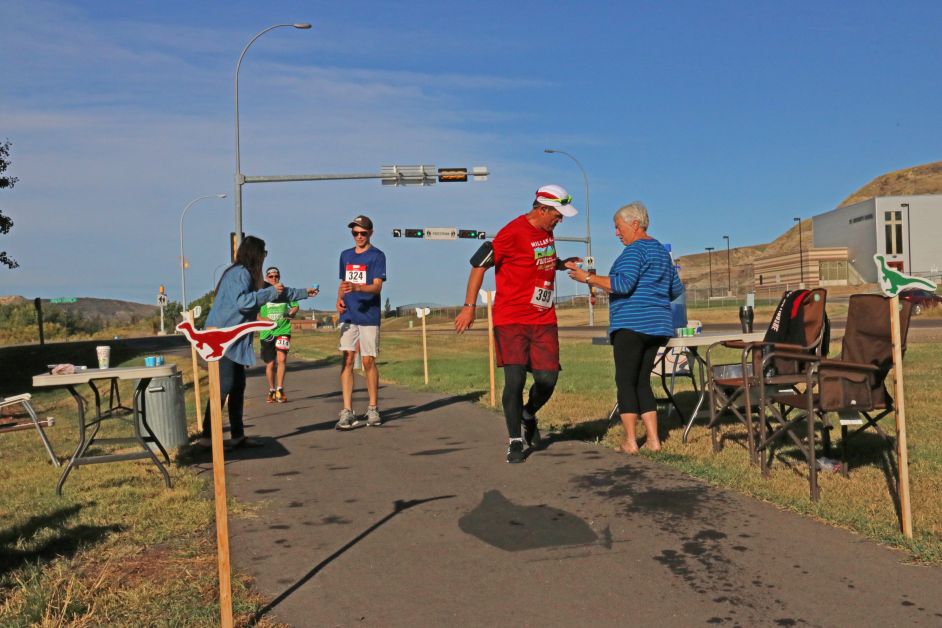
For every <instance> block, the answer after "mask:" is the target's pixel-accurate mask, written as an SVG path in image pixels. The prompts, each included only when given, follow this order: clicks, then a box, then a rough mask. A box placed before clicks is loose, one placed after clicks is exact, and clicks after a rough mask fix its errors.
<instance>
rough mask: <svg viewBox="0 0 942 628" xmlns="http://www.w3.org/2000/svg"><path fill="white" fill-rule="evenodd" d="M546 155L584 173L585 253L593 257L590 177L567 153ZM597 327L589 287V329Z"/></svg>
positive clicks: (561, 151) (554, 151)
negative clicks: (570, 162) (556, 156)
mask: <svg viewBox="0 0 942 628" xmlns="http://www.w3.org/2000/svg"><path fill="white" fill-rule="evenodd" d="M543 152H544V153H549V154H553V153H558V154H560V155H565V156H566V157H569V158H570V159H572V160H573V161H574V162H576V165H577V166H579V170H581V171H582V182H583V183H584V184H585V252H586V257H592V231H591V229H590V227H589V176H588V175H587V174H586V172H585V168H583V167H582V163H581V162H580V161H579V160H578V159H576V158H575V157H573V156H572V155H570V154H569V153H567V152H566V151H564V150H556V149H554V148H545V149H543ZM594 326H595V309H594V307H593V305H592V288H591V286H590V287H589V327H594Z"/></svg>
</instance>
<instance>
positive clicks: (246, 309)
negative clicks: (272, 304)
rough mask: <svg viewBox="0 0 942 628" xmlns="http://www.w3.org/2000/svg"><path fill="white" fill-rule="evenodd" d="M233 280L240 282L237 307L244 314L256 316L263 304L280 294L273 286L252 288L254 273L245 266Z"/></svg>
mask: <svg viewBox="0 0 942 628" xmlns="http://www.w3.org/2000/svg"><path fill="white" fill-rule="evenodd" d="M233 281H235V282H236V283H237V284H238V288H239V296H237V297H236V307H238V308H239V312H241V313H242V314H246V315H251V316H255V315H256V314H257V313H258V311H259V309H260V308H261V307H262V306H263V305H265V304H266V303H268V302H269V301H274V300H275V297H276V296H277V295H278V293H277V292H275V288H274V287H273V286H268V287H267V288H262V289H261V290H252V275H251V274H249V271H248V270H246V269H245V268H240V269H239V270H238V275H237V276H235V277H233Z"/></svg>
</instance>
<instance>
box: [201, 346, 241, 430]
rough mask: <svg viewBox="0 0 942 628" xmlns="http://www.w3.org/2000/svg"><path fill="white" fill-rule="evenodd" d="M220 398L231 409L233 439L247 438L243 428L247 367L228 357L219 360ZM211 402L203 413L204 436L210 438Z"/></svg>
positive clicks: (230, 422) (230, 419)
mask: <svg viewBox="0 0 942 628" xmlns="http://www.w3.org/2000/svg"><path fill="white" fill-rule="evenodd" d="M219 398H220V399H221V400H222V403H224V404H226V406H227V407H228V408H229V431H230V436H232V438H241V437H242V436H245V428H244V427H243V426H242V407H243V406H244V405H245V366H244V365H242V364H237V363H235V362H233V361H232V360H230V359H229V358H227V357H223V358H222V359H221V360H219ZM209 416H210V415H209V401H207V402H206V411H205V412H203V436H204V437H205V438H209V437H210V434H211V431H210V422H209Z"/></svg>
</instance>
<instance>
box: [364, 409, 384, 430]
mask: <svg viewBox="0 0 942 628" xmlns="http://www.w3.org/2000/svg"><path fill="white" fill-rule="evenodd" d="M366 424H367V425H370V426H372V427H378V426H380V425H382V424H383V419H382V418H380V416H379V408H377V407H376V406H370V407H369V408H367V409H366Z"/></svg>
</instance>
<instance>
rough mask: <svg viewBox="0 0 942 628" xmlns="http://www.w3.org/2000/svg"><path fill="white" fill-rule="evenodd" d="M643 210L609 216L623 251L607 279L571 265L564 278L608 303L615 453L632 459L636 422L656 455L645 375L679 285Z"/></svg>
mask: <svg viewBox="0 0 942 628" xmlns="http://www.w3.org/2000/svg"><path fill="white" fill-rule="evenodd" d="M648 224H649V221H648V210H647V208H646V207H645V206H644V203H642V202H641V201H634V202H632V203H629V204H628V205H625V206H624V207H622V208H621V209H619V210H618V211H617V212H615V234H616V235H617V236H618V239H619V240H621V242H622V244H624V245H625V248H624V250H623V251H622V252H621V255H619V256H618V259H616V260H615V263H614V264H612V269H611V271H609V274H608V276H607V277H605V276H601V275H590V274H589V273H587V272H586V271H584V270H581V269H579V268H578V267H577V266H575V264H573V266H572V268H571V272H570V273H569V276H570V277H572V278H573V279H575V280H576V281H581V282H583V283H586V284H588V285H590V286H592V287H593V288H600V289H602V290H604V291H605V292H608V293H609V294H610V297H609V320H610V322H609V330H608V332H609V337H610V339H611V343H612V347H613V349H614V354H615V386H616V387H617V389H618V409H619V412H620V413H621V421H622V424H623V425H624V426H625V441H624V442H623V443H622V444H621V447H620V449H621V451H623V452H625V453H628V454H636V453H638V441H637V437H636V435H635V425H636V423H637V422H638V418H639V416H640V418H641V421H642V422H643V423H644V428H645V431H646V432H647V437H646V439H645V448H647V449H649V450H651V451H658V450H660V449H661V442H660V440H659V439H658V434H657V401H656V400H655V398H654V391H653V390H652V389H651V370H652V369H653V368H654V360H655V358H656V357H657V350H658V348H659V347H662V346H664V345H665V344H667V341H668V340H669V339H670V337H671V336H673V335H674V328H673V322H672V317H671V301H673V300H674V299H676V298H677V297H679V296H680V295H681V294H683V291H684V285H683V284H682V283H681V281H680V277H678V276H677V271H676V269H675V268H674V262H673V260H672V259H671V256H670V254H669V253H668V252H667V249H665V248H664V245H663V244H661V243H660V242H658V241H657V240H655V239H654V238H652V237H651V236H649V235H648Z"/></svg>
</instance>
